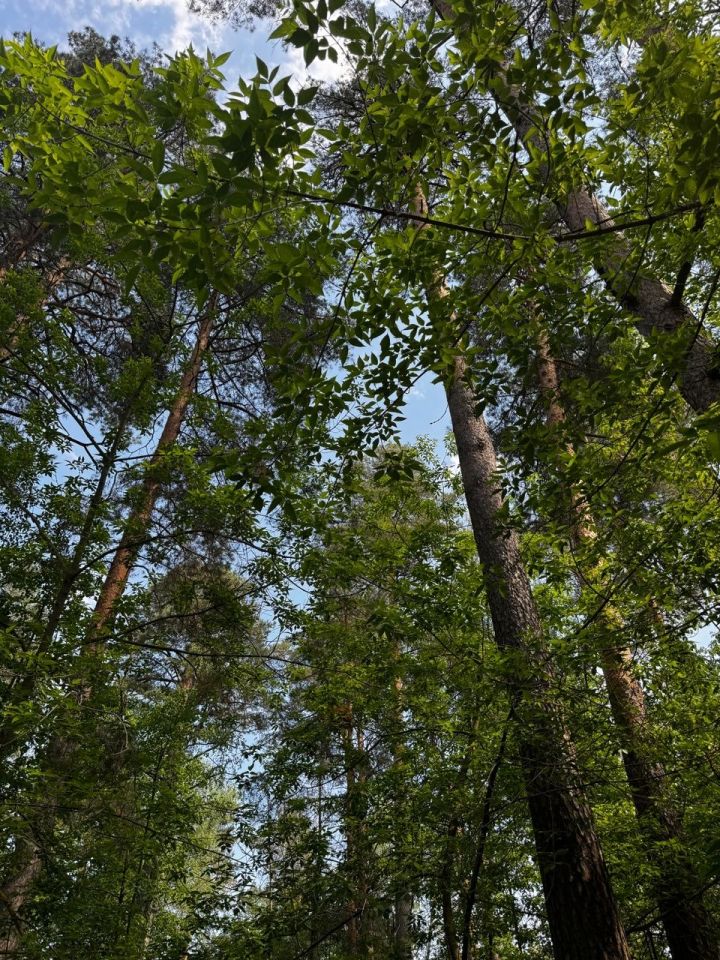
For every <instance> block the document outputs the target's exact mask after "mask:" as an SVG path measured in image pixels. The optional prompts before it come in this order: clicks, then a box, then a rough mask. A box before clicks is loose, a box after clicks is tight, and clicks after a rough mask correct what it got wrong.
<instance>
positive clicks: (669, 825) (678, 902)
mask: <svg viewBox="0 0 720 960" xmlns="http://www.w3.org/2000/svg"><path fill="white" fill-rule="evenodd" d="M538 382H539V387H540V393H541V396H543V397H544V400H545V404H546V409H547V423H548V425H549V426H554V427H558V426H560V425H561V424H562V423H563V421H564V419H565V411H564V408H563V406H562V402H561V399H560V393H559V382H558V376H557V366H556V364H555V360H554V357H553V356H552V353H551V352H550V349H549V344H548V340H547V336H546V334H545V333H544V332H543V333H541V334H540V336H539V338H538ZM566 449H567V451H568V453H570V454H573V453H574V450H573V448H572V446H571V445H569V444H568V445H567V446H566ZM570 526H571V529H572V534H573V539H574V540H575V541H576V542H577V543H586V544H587V543H592V542H593V541H594V540H596V539H597V530H596V527H595V523H594V520H593V517H592V514H591V512H590V509H589V504H588V503H587V501H586V500H585V498H584V497H583V496H582V494H581V492H580V491H579V490H578V489H573V490H571V491H570ZM578 579H579V582H580V587H581V588H582V587H584V586H585V585H591V586H593V585H594V586H595V588H597V583H596V582H595V581H596V580H597V576H596V575H595V572H594V571H589V572H588V574H587V575H585V576H583V574H582V571H580V573H579V575H578ZM651 609H652V608H651ZM656 615H657V612H656ZM598 620H599V623H600V625H601V626H602V628H603V630H604V631H605V633H606V634H607V635H608V636H610V637H613V636H616V635H617V636H618V638H619V641H618V642H615V643H609V644H608V643H607V642H606V643H605V645H604V646H603V649H602V650H601V652H600V660H601V666H602V671H603V676H604V679H605V686H606V689H607V692H608V699H609V701H610V708H611V711H612V715H613V719H614V721H615V725H616V727H617V729H618V731H619V733H620V736H621V739H622V742H623V748H624V749H623V763H624V766H625V772H626V774H627V778H628V783H629V785H630V792H631V796H632V800H633V805H634V807H635V811H636V813H637V816H638V820H639V823H640V826H641V828H642V831H643V834H644V837H645V840H646V849H647V852H648V855H649V857H650V859H652V860H653V862H654V864H655V867H656V869H657V871H658V884H657V888H656V891H655V896H656V899H657V903H658V907H659V910H660V916H661V920H662V923H663V927H664V929H665V934H666V936H667V939H668V944H669V946H670V952H671V955H672V957H673V960H717V958H718V956H719V955H720V948H719V942H718V935H717V931H716V930H715V929H714V925H713V922H712V919H711V917H710V915H709V914H708V912H707V910H706V909H705V907H704V905H703V902H702V899H701V898H700V897H699V891H700V890H701V888H702V884H701V881H700V878H699V876H698V875H697V871H696V870H695V867H694V865H693V864H692V862H691V861H690V859H689V858H688V857H687V855H686V853H685V850H684V847H683V842H682V841H683V831H682V822H681V818H680V816H679V814H678V812H677V810H676V809H675V807H674V804H673V801H672V798H671V797H670V796H669V795H668V790H667V778H666V774H665V770H664V768H663V765H662V764H661V763H660V762H658V760H657V758H656V757H655V756H654V753H655V751H654V750H653V748H652V743H651V739H650V732H649V727H648V717H647V708H646V705H645V694H644V691H643V688H642V685H641V684H640V681H639V680H638V679H637V677H636V676H635V671H634V665H633V657H632V653H631V651H630V650H629V649H628V648H627V646H626V645H625V644H624V643H622V639H621V634H622V631H623V630H624V628H625V624H624V622H623V619H622V617H621V615H620V613H619V612H618V611H617V610H615V608H614V607H613V606H612V605H610V604H606V605H605V606H604V607H603V608H602V610H601V611H600V614H599V618H598ZM668 841H671V842H674V844H675V846H674V853H673V860H672V862H669V861H668V855H667V853H664V852H663V850H664V848H663V846H662V845H663V844H667V842H668ZM658 844H659V845H660V846H658ZM658 854H659V855H658Z"/></svg>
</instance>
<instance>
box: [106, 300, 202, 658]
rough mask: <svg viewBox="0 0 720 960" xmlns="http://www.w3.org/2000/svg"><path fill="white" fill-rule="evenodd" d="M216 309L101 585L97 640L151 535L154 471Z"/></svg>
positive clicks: (168, 445) (173, 433)
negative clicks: (144, 543) (141, 549)
mask: <svg viewBox="0 0 720 960" xmlns="http://www.w3.org/2000/svg"><path fill="white" fill-rule="evenodd" d="M214 313H215V311H214V298H213V299H212V300H211V303H210V306H209V307H208V309H207V311H206V313H205V316H204V318H203V320H202V322H201V324H200V329H199V330H198V336H197V341H196V343H195V349H194V350H193V354H192V357H191V358H190V363H189V364H188V366H187V368H186V369H185V372H184V373H183V375H182V379H181V381H180V388H179V389H178V392H177V395H176V397H175V402H174V404H173V406H172V408H171V409H170V412H169V414H168V417H167V420H166V421H165V426H164V427H163V431H162V433H161V435H160V439H159V440H158V444H157V447H156V448H155V452H154V453H153V455H152V457H151V459H150V467H149V470H148V472H147V474H146V476H145V479H144V480H143V483H142V496H141V498H140V503H139V505H138V506H137V507H136V508H135V510H134V511H133V512H132V514H131V515H130V517H129V518H128V521H127V523H126V524H125V529H124V531H123V535H122V538H121V540H120V543H119V545H118V548H117V550H116V551H115V554H114V556H113V559H112V563H111V564H110V569H109V570H108V572H107V576H106V577H105V581H104V583H103V585H102V587H101V589H100V594H99V596H98V599H97V603H96V604H95V610H94V612H93V619H92V624H91V627H90V636H91V638H92V639H93V640H94V641H97V640H98V638H99V637H100V635H101V633H102V631H103V630H104V629H105V627H106V626H107V625H108V622H109V621H110V619H111V616H112V614H113V612H114V609H115V605H116V604H117V602H118V600H119V599H120V598H121V597H122V595H123V593H124V591H125V586H126V584H127V581H128V577H129V576H130V571H131V570H132V567H133V564H134V562H135V558H136V557H137V554H138V551H139V549H140V547H141V546H142V544H143V541H144V539H145V537H146V536H147V531H148V527H149V525H150V520H151V518H152V514H153V510H154V509H155V503H156V501H157V498H158V494H159V492H160V480H159V479H158V477H157V476H156V475H155V474H154V472H153V468H155V467H157V465H158V464H159V463H160V461H161V460H162V458H163V456H164V455H165V454H166V453H167V452H168V450H170V449H172V447H174V446H175V443H176V442H177V438H178V436H179V434H180V428H181V426H182V423H183V420H184V418H185V413H186V411H187V408H188V404H189V403H190V400H191V399H192V397H193V394H194V393H195V387H196V385H197V379H198V377H199V375H200V369H201V367H202V362H203V357H204V355H205V351H206V350H207V347H208V343H209V341H210V333H211V331H212V325H213V321H214Z"/></svg>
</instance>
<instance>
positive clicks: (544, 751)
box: [414, 187, 630, 960]
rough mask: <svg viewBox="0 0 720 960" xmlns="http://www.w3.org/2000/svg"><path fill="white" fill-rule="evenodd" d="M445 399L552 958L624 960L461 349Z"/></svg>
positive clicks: (440, 294) (437, 293) (435, 280)
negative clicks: (497, 653)
mask: <svg viewBox="0 0 720 960" xmlns="http://www.w3.org/2000/svg"><path fill="white" fill-rule="evenodd" d="M414 206H415V212H416V213H418V214H420V215H422V216H427V214H428V205H427V201H426V199H425V197H424V195H423V193H422V191H421V190H420V188H419V187H417V188H416V191H415V198H414ZM421 229H422V228H421ZM426 292H427V298H428V309H429V311H430V313H431V315H432V314H433V313H434V312H435V310H436V309H437V306H438V305H439V303H440V302H441V301H442V300H443V299H444V298H445V297H446V296H447V294H448V291H447V288H446V287H445V285H444V281H443V279H442V278H441V277H438V276H437V274H435V275H433V276H431V277H428V278H427V281H426ZM452 319H453V321H454V320H455V318H454V317H453V318H452ZM447 399H448V406H449V410H450V417H451V421H452V428H453V434H454V436H455V442H456V444H457V451H458V458H459V461H460V472H461V476H462V481H463V488H464V491H465V499H466V502H467V507H468V512H469V514H470V522H471V524H472V528H473V533H474V536H475V543H476V547H477V552H478V557H479V559H480V562H481V564H482V567H483V578H484V581H485V589H486V592H487V598H488V604H489V607H490V615H491V619H492V623H493V630H494V633H495V641H496V643H497V645H498V647H499V648H500V649H501V650H502V651H504V652H506V653H507V654H508V658H507V663H508V682H509V686H510V689H511V693H512V695H513V696H514V697H515V698H516V701H515V702H516V711H515V713H516V717H517V721H518V741H519V750H520V760H521V764H522V770H523V776H524V781H525V790H526V793H527V798H528V805H529V808H530V818H531V821H532V826H533V833H534V837H535V847H536V851H537V859H538V866H539V870H540V876H541V879H542V884H543V891H544V894H545V904H546V909H547V916H548V925H549V928H550V936H551V938H552V942H553V947H554V951H555V957H556V960H611V958H612V960H630V950H629V947H628V943H627V939H626V937H625V932H624V930H623V927H622V923H621V920H620V913H619V910H618V907H617V903H616V901H615V897H614V895H613V892H612V887H611V884H610V878H609V875H608V872H607V867H606V865H605V859H604V857H603V853H602V849H601V847H600V842H599V840H598V837H597V834H596V832H595V827H594V824H593V818H592V813H591V811H590V807H589V805H588V802H587V800H586V798H585V793H584V788H583V784H582V780H581V777H580V774H579V771H578V769H577V763H576V758H575V751H574V748H573V744H572V741H571V738H570V734H569V732H568V730H567V727H566V725H565V722H564V718H563V715H562V710H561V708H560V706H559V704H558V702H557V684H556V682H555V677H554V669H553V665H552V662H551V660H550V656H549V653H548V650H547V648H546V645H545V644H544V642H543V638H542V628H541V623H540V616H539V613H538V610H537V607H536V605H535V600H534V598H533V595H532V589H531V586H530V581H529V578H528V575H527V572H526V570H525V567H524V565H523V561H522V556H521V553H520V542H519V538H518V535H517V533H516V532H515V531H514V530H512V529H507V528H505V527H504V526H503V523H502V520H501V518H502V515H503V514H502V510H503V499H502V495H501V492H500V488H499V486H498V476H497V459H496V454H495V447H494V444H493V440H492V436H491V434H490V431H489V430H488V427H487V424H486V422H485V419H484V417H483V416H482V414H481V413H479V411H478V404H477V400H476V397H475V393H474V391H473V389H472V386H471V383H470V376H469V371H468V369H467V366H466V363H465V360H464V358H463V357H462V355H458V356H456V357H455V360H454V369H453V370H452V371H450V379H449V383H448V386H447Z"/></svg>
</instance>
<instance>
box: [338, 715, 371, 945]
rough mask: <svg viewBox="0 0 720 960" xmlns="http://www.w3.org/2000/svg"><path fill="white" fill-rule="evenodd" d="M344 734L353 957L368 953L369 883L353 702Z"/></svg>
mask: <svg viewBox="0 0 720 960" xmlns="http://www.w3.org/2000/svg"><path fill="white" fill-rule="evenodd" d="M342 713H343V715H342V723H343V727H342V738H343V745H344V757H345V823H344V827H345V859H346V862H347V866H348V873H349V879H350V883H351V886H352V894H351V896H350V898H349V900H348V904H347V916H348V918H349V919H348V922H347V925H346V942H347V952H348V955H349V956H351V957H361V956H364V953H365V950H364V947H365V944H364V939H365V937H364V932H365V928H366V915H365V914H366V911H365V899H366V893H367V891H366V884H365V878H364V870H363V843H362V837H361V821H362V811H361V809H360V797H359V782H360V779H361V778H360V776H359V774H358V771H357V762H358V757H359V755H360V753H361V748H360V747H358V746H356V743H355V721H354V715H353V708H352V704H350V703H348V704H345V707H344V710H343V711H342ZM358 737H360V734H359V733H358Z"/></svg>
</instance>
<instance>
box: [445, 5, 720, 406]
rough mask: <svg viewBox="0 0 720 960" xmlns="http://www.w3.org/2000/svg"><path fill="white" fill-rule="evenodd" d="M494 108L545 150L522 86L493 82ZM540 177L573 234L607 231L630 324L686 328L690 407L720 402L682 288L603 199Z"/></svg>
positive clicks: (603, 252) (597, 250) (608, 274)
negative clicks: (653, 270) (648, 270)
mask: <svg viewBox="0 0 720 960" xmlns="http://www.w3.org/2000/svg"><path fill="white" fill-rule="evenodd" d="M431 3H432V6H433V7H434V9H435V10H436V11H437V13H438V14H439V15H440V16H441V17H442V18H443V19H445V20H448V21H452V20H454V19H455V12H454V9H453V6H452V4H451V3H448V2H447V0H431ZM506 71H507V65H506V64H502V65H500V66H499V67H498V68H497V69H496V71H495V75H494V76H495V79H496V81H497V80H499V81H503V80H505V76H506ZM492 95H493V96H494V98H495V100H496V102H497V105H498V107H499V108H500V109H501V110H502V111H503V112H504V113H505V114H506V115H507V117H508V119H509V120H510V122H511V123H512V125H513V126H514V128H515V131H516V133H517V135H518V138H519V140H520V141H521V142H522V143H523V144H524V145H525V146H526V147H527V148H528V149H532V151H533V152H534V153H536V154H540V155H543V154H546V153H547V151H548V148H547V144H546V141H545V139H544V137H543V135H542V129H543V119H542V111H541V109H540V108H539V107H538V105H537V104H536V103H533V102H532V100H530V99H529V98H528V97H527V95H526V94H525V92H524V91H523V89H522V87H521V86H518V85H516V84H511V83H509V82H504V83H499V84H498V83H495V84H493V86H492ZM543 170H544V177H543V179H545V180H546V183H547V186H546V189H547V190H548V191H549V195H550V196H551V197H552V199H553V200H554V201H555V204H556V206H557V209H558V211H559V213H560V216H561V217H562V219H563V220H564V221H565V223H566V224H567V226H568V228H569V229H570V231H572V232H584V231H586V230H587V227H588V224H590V226H591V227H597V228H598V230H603V231H605V232H606V233H607V236H605V237H604V238H603V240H602V243H599V244H598V243H596V244H595V247H594V253H593V262H594V266H595V269H596V270H597V272H598V273H599V274H600V276H601V277H602V278H603V280H604V282H605V284H606V286H607V288H608V290H609V291H610V292H611V293H612V295H613V296H614V297H615V298H616V299H617V301H618V302H619V303H620V304H621V305H622V306H623V307H624V308H625V309H626V310H627V311H628V312H629V313H630V314H632V316H633V317H634V318H635V327H636V329H637V330H638V331H639V333H640V334H641V335H642V336H643V337H648V336H650V334H652V333H666V334H673V333H675V332H676V331H678V330H681V329H685V341H684V342H685V353H684V359H683V361H682V367H681V370H680V371H679V372H680V390H681V392H682V395H683V397H684V398H685V400H686V401H687V403H688V404H689V406H690V407H692V409H693V410H696V411H698V412H701V411H704V410H707V408H708V407H709V406H710V405H711V404H713V403H715V402H716V401H718V400H720V363H718V359H717V345H716V344H715V343H714V342H713V341H712V340H711V339H710V338H709V337H708V336H707V335H706V334H704V333H703V332H702V323H701V322H700V320H699V319H698V318H697V317H695V316H694V314H693V312H692V310H691V309H690V307H689V306H688V305H687V303H685V302H684V300H683V298H682V289H680V288H676V286H675V285H674V286H670V285H669V284H667V283H665V282H664V281H663V280H661V279H659V278H658V277H655V276H651V275H645V274H644V273H643V272H642V269H641V266H642V265H641V264H638V260H639V259H640V258H641V252H640V256H639V255H638V251H637V250H636V249H635V248H634V246H633V244H632V242H631V241H630V240H628V239H627V237H626V236H624V234H623V233H621V232H619V231H618V232H613V231H614V230H615V226H616V225H615V223H614V221H613V219H612V217H611V216H610V212H609V210H608V208H607V207H606V206H605V204H604V203H603V202H602V200H601V199H600V198H599V197H598V196H596V195H595V194H593V193H591V192H590V191H589V190H587V189H586V188H585V187H583V186H582V185H578V186H577V187H575V188H574V189H572V190H571V191H570V192H569V193H561V192H560V189H558V187H556V186H555V184H554V183H553V177H552V171H551V169H550V165H549V164H547V165H545V167H544V168H543V169H542V170H541V173H542V172H543Z"/></svg>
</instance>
